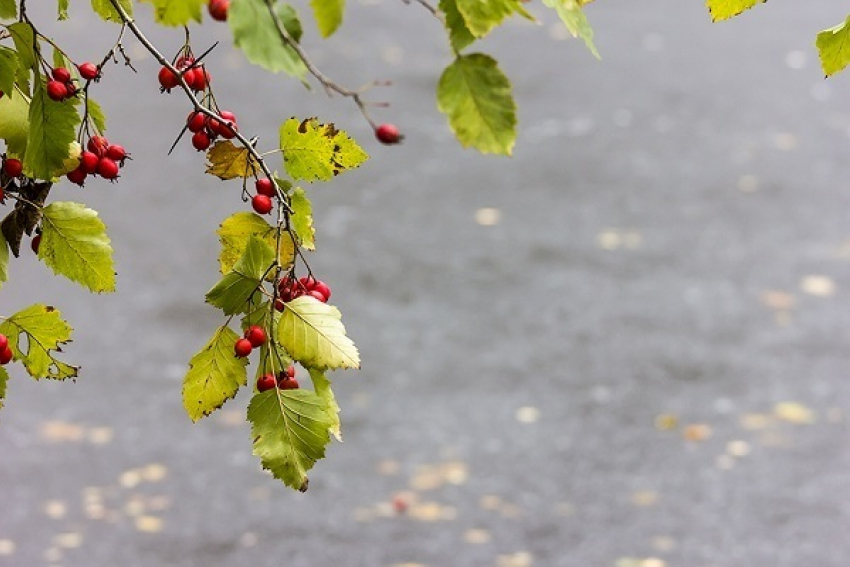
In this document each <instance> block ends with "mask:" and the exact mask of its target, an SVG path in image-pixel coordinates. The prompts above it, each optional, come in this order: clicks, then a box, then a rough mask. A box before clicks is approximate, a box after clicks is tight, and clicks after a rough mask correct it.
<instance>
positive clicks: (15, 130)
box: [0, 90, 30, 156]
mask: <svg viewBox="0 0 850 567" xmlns="http://www.w3.org/2000/svg"><path fill="white" fill-rule="evenodd" d="M4 93H5V94H4V95H3V98H0V139H3V140H6V148H7V149H8V150H9V153H12V154H14V155H17V156H23V155H24V152H25V151H26V149H27V136H28V135H29V131H30V123H29V112H30V107H29V104H27V101H26V99H25V98H24V97H23V96H21V94H20V93H19V92H18V91H17V90H12V91H9V92H6V91H4Z"/></svg>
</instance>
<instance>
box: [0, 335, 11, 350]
mask: <svg viewBox="0 0 850 567" xmlns="http://www.w3.org/2000/svg"><path fill="white" fill-rule="evenodd" d="M7 346H9V337H7V336H6V335H3V334H0V350H6V347H7Z"/></svg>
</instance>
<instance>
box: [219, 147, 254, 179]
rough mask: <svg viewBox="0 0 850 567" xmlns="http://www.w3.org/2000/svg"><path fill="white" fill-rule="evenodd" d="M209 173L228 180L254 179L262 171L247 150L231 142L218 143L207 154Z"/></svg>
mask: <svg viewBox="0 0 850 567" xmlns="http://www.w3.org/2000/svg"><path fill="white" fill-rule="evenodd" d="M207 160H209V162H210V164H209V165H208V166H207V171H206V172H207V173H209V174H210V175H215V176H216V177H218V178H219V179H223V180H225V181H226V180H228V179H236V178H237V177H243V178H246V179H247V178H248V177H253V176H254V175H256V173H257V172H258V171H259V170H260V164H259V163H258V162H257V160H255V159H254V157H253V156H252V155H251V153H250V152H249V151H248V149H247V148H244V147H241V146H239V147H237V146H236V145H234V144H233V142H231V141H230V140H222V141H219V142H216V143H215V145H214V146H213V147H212V148H210V150H209V151H208V152H207Z"/></svg>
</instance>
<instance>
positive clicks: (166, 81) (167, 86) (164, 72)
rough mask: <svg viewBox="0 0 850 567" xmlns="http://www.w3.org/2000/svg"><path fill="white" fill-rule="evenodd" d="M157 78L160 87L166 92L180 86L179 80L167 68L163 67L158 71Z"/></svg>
mask: <svg viewBox="0 0 850 567" xmlns="http://www.w3.org/2000/svg"><path fill="white" fill-rule="evenodd" d="M158 78H159V84H160V86H161V87H162V88H163V89H164V90H166V91H170V90H171V89H173V88H174V87H176V86H177V85H179V84H180V80H179V79H178V78H177V75H175V74H174V72H173V71H172V70H171V69H169V68H168V67H163V68H162V69H160V70H159V76H158Z"/></svg>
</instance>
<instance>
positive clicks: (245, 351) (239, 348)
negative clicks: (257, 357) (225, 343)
mask: <svg viewBox="0 0 850 567" xmlns="http://www.w3.org/2000/svg"><path fill="white" fill-rule="evenodd" d="M252 350H254V347H253V346H252V345H251V341H249V340H248V339H239V340H238V341H236V344H234V345H233V351H234V352H235V353H236V356H238V357H239V358H245V357H246V356H248V355H249V354H251V351H252Z"/></svg>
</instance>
